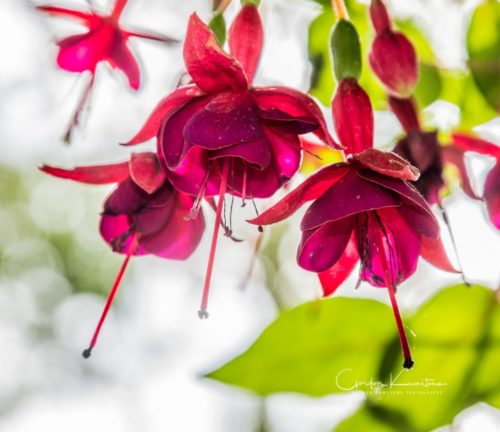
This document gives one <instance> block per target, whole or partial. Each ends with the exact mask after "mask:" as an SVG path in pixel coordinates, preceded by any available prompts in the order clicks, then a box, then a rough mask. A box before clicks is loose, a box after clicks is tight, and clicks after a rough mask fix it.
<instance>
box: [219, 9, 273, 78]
mask: <svg viewBox="0 0 500 432" xmlns="http://www.w3.org/2000/svg"><path fill="white" fill-rule="evenodd" d="M227 39H228V43H229V51H230V53H231V54H232V55H233V56H234V57H235V58H236V59H237V60H238V61H239V62H240V64H241V66H242V67H243V70H244V71H245V73H246V75H247V78H248V81H250V82H252V81H253V77H254V75H255V71H256V70H257V65H258V64H259V59H260V54H261V51H262V43H263V40H264V31H263V28H262V21H261V19H260V15H259V10H258V9H257V7H256V6H255V5H252V4H247V5H245V6H243V7H242V8H241V10H240V12H239V13H238V15H237V16H236V18H235V19H234V21H233V24H232V25H231V28H230V29H229V34H228V38H227Z"/></svg>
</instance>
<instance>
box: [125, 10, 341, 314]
mask: <svg viewBox="0 0 500 432" xmlns="http://www.w3.org/2000/svg"><path fill="white" fill-rule="evenodd" d="M262 41H263V30H262V23H261V20H260V16H259V12H258V9H257V7H256V6H255V5H252V4H246V5H245V6H243V7H242V9H241V11H240V12H239V14H238V15H237V17H236V18H235V21H234V22H233V24H232V26H231V28H230V30H229V35H228V44H229V48H230V52H231V54H227V53H226V52H224V51H223V49H222V48H221V46H220V45H219V43H218V41H217V39H216V37H215V35H214V33H213V32H212V31H211V30H210V29H209V28H208V26H207V25H206V24H204V23H203V22H202V21H201V20H200V19H199V18H198V16H197V15H196V14H193V15H191V17H190V19H189V24H188V29H187V35H186V40H185V43H184V61H185V64H186V68H187V72H188V73H189V75H190V76H191V78H192V80H193V84H190V85H187V86H185V87H181V88H178V89H177V90H175V91H174V92H173V93H171V94H170V95H169V96H167V97H166V98H165V99H163V100H162V101H161V102H160V103H159V105H158V106H157V107H156V108H155V110H154V111H153V113H152V115H151V116H150V118H149V119H148V120H147V121H146V123H145V125H144V126H143V128H142V129H141V130H140V131H139V132H138V134H137V135H136V136H135V137H133V138H132V139H131V140H130V142H129V143H128V145H133V144H138V143H141V142H144V141H146V140H149V139H151V138H153V137H155V136H156V137H157V144H158V156H159V158H160V161H161V163H162V164H163V165H164V166H165V168H166V170H168V172H169V173H168V177H169V179H170V181H171V182H172V184H173V185H174V186H175V187H177V188H178V189H179V190H182V191H183V192H186V193H190V194H193V195H196V196H197V200H196V203H197V205H196V206H195V208H193V214H196V211H197V208H198V206H199V204H200V203H201V202H202V198H203V197H206V196H218V197H219V201H218V205H217V215H216V223H215V229H214V235H213V239H212V247H211V250H210V257H209V264H208V269H207V276H206V280H205V287H204V294H203V300H202V303H201V308H200V311H199V316H200V317H201V318H206V317H207V316H208V313H207V302H208V290H209V285H210V279H211V273H212V267H213V260H214V254H215V249H216V244H217V235H218V229H219V226H220V219H221V213H222V206H223V202H224V196H225V194H226V193H228V194H231V195H233V196H237V197H241V198H242V200H243V203H244V202H245V200H246V199H253V198H265V197H269V196H271V195H272V194H273V193H274V192H276V190H278V189H279V188H280V187H281V186H282V185H283V184H284V183H286V182H287V181H288V180H289V179H290V178H291V177H292V176H293V175H294V174H295V172H296V171H297V170H298V168H299V165H300V161H301V153H302V151H301V144H300V141H299V135H301V134H305V133H308V132H314V133H315V134H316V135H317V136H318V137H319V138H320V139H321V140H322V141H323V142H326V143H328V144H329V145H331V146H332V147H337V144H336V143H335V142H334V141H333V139H332V138H331V136H330V135H329V133H328V131H327V128H326V124H325V120H324V118H323V115H322V113H321V110H320V108H319V107H318V105H317V104H316V103H315V102H314V101H313V100H312V99H311V98H310V97H309V96H308V95H306V94H304V93H302V92H299V91H296V90H293V89H290V88H287V87H254V86H252V84H251V83H252V80H253V77H254V75H255V72H256V69H257V65H258V62H259V58H260V54H261V48H262Z"/></svg>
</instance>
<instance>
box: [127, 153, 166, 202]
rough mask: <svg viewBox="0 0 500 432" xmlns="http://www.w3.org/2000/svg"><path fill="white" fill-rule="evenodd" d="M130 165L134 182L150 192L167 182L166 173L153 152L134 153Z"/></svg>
mask: <svg viewBox="0 0 500 432" xmlns="http://www.w3.org/2000/svg"><path fill="white" fill-rule="evenodd" d="M129 167H130V177H132V180H133V181H134V183H135V184H136V185H137V186H139V187H140V188H141V189H143V190H145V191H146V192H147V193H149V194H152V193H154V192H156V191H157V190H158V189H159V188H160V187H161V186H162V185H163V183H164V182H165V179H166V174H165V172H164V171H163V169H162V167H161V166H160V163H159V162H158V158H157V157H156V155H155V154H154V153H153V152H142V153H132V155H131V157H130V162H129Z"/></svg>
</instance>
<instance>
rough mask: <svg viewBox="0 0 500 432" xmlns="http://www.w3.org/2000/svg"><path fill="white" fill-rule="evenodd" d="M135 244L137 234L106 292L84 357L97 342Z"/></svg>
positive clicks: (88, 354) (90, 352) (83, 354)
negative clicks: (104, 301)
mask: <svg viewBox="0 0 500 432" xmlns="http://www.w3.org/2000/svg"><path fill="white" fill-rule="evenodd" d="M136 246H137V236H136V235H134V237H133V238H132V241H131V242H130V246H129V248H128V250H127V256H126V257H125V260H124V261H123V263H122V266H121V267H120V270H119V272H118V275H117V276H116V279H115V282H114V284H113V287H112V288H111V291H110V292H109V294H108V299H107V300H106V304H105V305H104V309H103V311H102V314H101V317H100V318H99V322H98V323H97V327H96V329H95V331H94V335H93V336H92V340H91V341H90V345H89V347H88V348H87V349H85V350H83V353H82V356H83V357H84V358H86V359H87V358H89V357H90V355H91V354H92V350H93V349H94V347H95V345H96V343H97V338H98V337H99V333H100V332H101V327H102V325H103V324H104V321H105V320H106V317H107V315H108V312H109V310H110V308H111V305H112V304H113V300H114V299H115V296H116V293H117V292H118V288H119V286H120V283H121V281H122V278H123V275H124V274H125V270H126V269H127V265H128V263H129V261H130V257H131V256H132V254H133V253H134V251H135V248H136Z"/></svg>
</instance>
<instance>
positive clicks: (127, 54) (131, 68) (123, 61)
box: [109, 42, 141, 90]
mask: <svg viewBox="0 0 500 432" xmlns="http://www.w3.org/2000/svg"><path fill="white" fill-rule="evenodd" d="M109 63H110V64H111V66H113V67H115V68H118V69H120V70H121V71H123V72H124V73H125V75H127V78H128V82H129V85H130V87H131V88H133V89H134V90H137V89H138V88H139V86H140V84H141V73H140V71H139V65H138V64H137V60H136V59H135V57H134V55H133V54H132V52H131V51H130V49H129V48H128V47H127V45H126V44H125V42H120V43H118V44H116V46H114V48H113V52H112V54H111V57H110V58H109Z"/></svg>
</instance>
